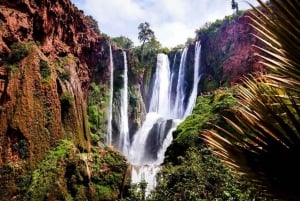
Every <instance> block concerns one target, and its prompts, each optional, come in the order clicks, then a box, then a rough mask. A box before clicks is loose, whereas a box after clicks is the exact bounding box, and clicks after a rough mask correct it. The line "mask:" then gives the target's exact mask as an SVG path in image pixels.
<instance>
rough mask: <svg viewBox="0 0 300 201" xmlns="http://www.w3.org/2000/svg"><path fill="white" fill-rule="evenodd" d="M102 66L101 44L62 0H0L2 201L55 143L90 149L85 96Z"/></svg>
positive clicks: (103, 74) (105, 53)
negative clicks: (65, 140)
mask: <svg viewBox="0 0 300 201" xmlns="http://www.w3.org/2000/svg"><path fill="white" fill-rule="evenodd" d="M108 64H109V48H108V40H107V39H105V38H103V37H101V36H100V35H99V34H97V33H96V32H95V31H94V29H93V27H92V24H91V22H90V20H89V18H88V17H85V16H84V15H83V12H82V11H80V10H78V9H77V8H76V7H75V6H74V5H73V4H71V2H70V1H69V0H55V1H52V0H17V1H6V0H0V197H1V199H4V200H9V199H11V198H12V197H14V196H15V195H18V194H19V193H20V191H21V189H20V188H19V187H18V185H17V183H18V181H19V180H20V178H23V177H24V175H28V174H31V172H32V171H33V170H34V169H35V168H36V167H37V165H38V164H39V163H40V162H41V161H42V160H43V159H44V158H45V156H46V154H47V152H48V151H49V150H50V149H51V148H53V147H55V146H56V145H57V143H58V142H59V141H60V140H61V139H68V140H70V141H72V142H73V143H74V144H75V145H76V147H77V148H79V150H81V151H89V149H90V131H89V126H88V120H87V114H86V111H87V109H86V99H87V92H88V89H89V86H90V83H91V82H92V81H95V82H98V83H99V82H101V83H104V84H107V82H108V78H109V70H108V68H107V66H108Z"/></svg>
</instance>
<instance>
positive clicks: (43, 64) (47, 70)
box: [40, 60, 51, 79]
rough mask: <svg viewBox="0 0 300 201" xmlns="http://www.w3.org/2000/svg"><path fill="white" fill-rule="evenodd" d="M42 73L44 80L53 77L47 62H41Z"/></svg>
mask: <svg viewBox="0 0 300 201" xmlns="http://www.w3.org/2000/svg"><path fill="white" fill-rule="evenodd" d="M40 73H41V76H42V78H43V79H47V78H49V77H50V75H51V69H50V67H49V65H48V63H47V61H45V60H40Z"/></svg>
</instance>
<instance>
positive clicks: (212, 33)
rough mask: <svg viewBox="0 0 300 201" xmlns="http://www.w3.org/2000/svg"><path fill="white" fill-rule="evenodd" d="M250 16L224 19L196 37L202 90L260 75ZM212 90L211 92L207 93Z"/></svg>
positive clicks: (244, 15) (246, 14) (228, 84)
mask: <svg viewBox="0 0 300 201" xmlns="http://www.w3.org/2000/svg"><path fill="white" fill-rule="evenodd" d="M249 15H250V13H249V12H245V13H244V14H243V15H241V16H239V17H234V18H233V19H225V20H224V21H223V22H222V23H220V24H218V25H213V26H212V27H213V29H211V30H209V31H208V32H207V33H203V34H199V39H200V40H201V66H202V69H201V71H202V72H203V73H204V79H202V83H203V82H204V87H207V85H208V88H206V90H208V91H209V90H211V89H214V88H216V87H221V86H224V85H225V86H231V85H233V84H235V83H239V82H241V78H242V76H243V75H246V74H248V73H250V72H253V71H261V70H262V66H261V65H260V64H259V61H258V59H257V58H256V57H255V53H256V50H255V48H254V47H253V45H257V44H258V43H259V41H258V39H256V38H255V37H254V36H253V35H252V34H257V33H256V31H255V30H254V29H253V28H252V27H251V26H250V25H249V23H250V20H249V18H248V16H249ZM210 88H211V89H210Z"/></svg>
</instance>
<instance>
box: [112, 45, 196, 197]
mask: <svg viewBox="0 0 300 201" xmlns="http://www.w3.org/2000/svg"><path fill="white" fill-rule="evenodd" d="M200 49H201V47H200V43H199V42H197V43H196V46H195V57H194V59H195V63H194V69H193V73H194V75H193V88H192V92H191V94H187V93H186V88H187V83H188V82H187V79H188V75H186V72H187V70H186V68H187V64H186V63H187V52H188V48H184V49H183V50H182V52H181V54H180V55H181V58H180V65H179V66H176V65H177V64H176V63H177V62H176V58H174V60H173V65H172V68H171V69H170V63H169V59H168V56H167V55H165V54H158V55H157V63H156V71H155V73H154V76H153V78H152V82H151V83H152V85H153V86H152V94H151V98H150V100H149V110H148V113H147V115H146V118H145V120H144V122H143V124H142V126H141V127H140V128H139V129H138V130H137V132H136V133H135V134H134V136H133V139H132V143H130V139H129V129H128V86H127V85H128V78H127V68H128V67H127V58H126V53H125V52H123V58H124V74H123V78H124V86H123V88H122V89H121V96H120V102H121V104H120V120H119V121H120V122H119V125H120V136H119V144H118V149H119V150H120V151H122V153H123V154H124V155H125V156H127V158H128V160H129V161H130V163H131V164H132V175H131V179H132V181H131V182H132V183H139V182H141V181H142V180H145V181H146V182H147V187H146V195H148V194H149V193H150V191H151V190H152V189H153V188H154V187H155V185H156V178H155V177H156V174H157V173H158V171H159V170H160V165H161V164H162V163H163V160H164V155H165V151H166V149H167V147H168V146H169V145H170V144H171V142H172V140H173V137H172V132H173V131H174V130H175V129H176V127H177V126H178V125H179V124H180V123H181V122H182V121H183V120H184V118H185V117H186V116H187V115H189V114H190V113H191V112H192V109H193V107H194V104H195V102H196V98H197V88H198V83H199V79H200V77H199V68H200V61H199V60H200ZM178 53H179V52H178ZM177 55H179V54H176V55H175V57H177ZM110 140H111V139H110Z"/></svg>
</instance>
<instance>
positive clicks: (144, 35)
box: [138, 22, 155, 53]
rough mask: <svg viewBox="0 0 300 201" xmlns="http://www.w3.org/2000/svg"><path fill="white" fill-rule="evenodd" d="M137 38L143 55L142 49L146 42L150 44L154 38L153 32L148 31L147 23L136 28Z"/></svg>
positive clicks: (148, 25)
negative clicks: (137, 30) (137, 31)
mask: <svg viewBox="0 0 300 201" xmlns="http://www.w3.org/2000/svg"><path fill="white" fill-rule="evenodd" d="M138 29H139V36H138V39H139V40H140V42H141V43H142V45H141V52H142V53H143V48H144V45H145V43H146V42H150V41H151V40H152V39H153V38H155V36H154V32H153V31H152V30H151V29H150V24H149V23H148V22H144V23H141V24H140V25H139V27H138Z"/></svg>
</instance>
